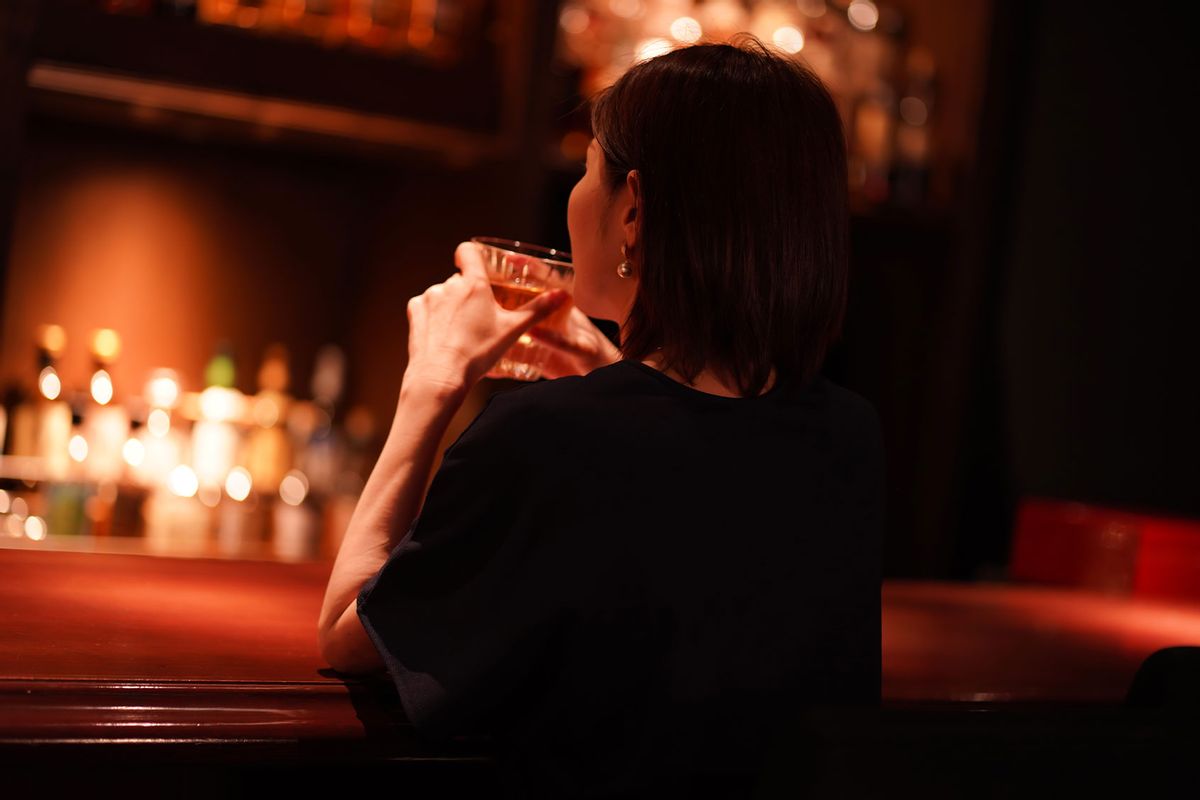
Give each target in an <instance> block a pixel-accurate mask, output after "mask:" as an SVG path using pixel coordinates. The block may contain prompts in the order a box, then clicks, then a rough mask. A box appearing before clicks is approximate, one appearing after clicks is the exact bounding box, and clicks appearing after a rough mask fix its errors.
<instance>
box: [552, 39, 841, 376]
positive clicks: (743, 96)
mask: <svg viewBox="0 0 1200 800" xmlns="http://www.w3.org/2000/svg"><path fill="white" fill-rule="evenodd" d="M592 131H593V136H594V139H593V141H592V145H591V148H590V149H589V153H588V167H587V173H586V174H585V175H584V177H583V178H582V179H581V180H580V182H579V184H578V185H577V186H576V187H575V190H574V191H573V192H572V195H571V200H570V203H569V206H568V214H567V222H568V227H569V229H570V234H571V249H572V252H573V254H574V258H575V265H576V288H575V296H576V302H577V304H578V305H579V306H580V308H581V309H582V310H583V311H584V312H585V313H587V314H589V315H591V316H596V317H603V318H608V319H615V320H617V321H619V322H621V323H622V340H621V350H622V352H623V354H624V356H625V357H626V358H629V359H635V360H642V359H645V358H646V357H648V356H650V355H651V354H653V353H655V351H656V350H657V349H658V348H659V347H661V348H662V351H661V353H660V354H659V355H660V357H661V359H662V366H663V368H666V369H673V370H675V371H677V372H678V373H680V374H681V375H682V376H683V377H684V378H685V379H687V380H689V381H691V380H692V379H693V378H694V377H695V376H696V375H697V374H698V373H699V372H700V371H701V370H702V369H704V368H706V367H707V368H710V369H713V370H715V371H716V372H717V374H718V375H719V376H721V377H722V378H724V379H726V380H727V382H729V383H732V385H734V386H735V387H738V388H739V389H740V390H741V391H742V393H743V394H758V393H759V391H760V390H761V389H762V387H763V386H764V385H765V384H766V381H767V378H768V376H769V375H770V372H771V368H772V367H774V368H775V370H776V373H777V380H778V382H780V383H783V384H796V383H804V382H807V381H808V380H809V379H811V378H812V377H813V375H815V373H816V371H817V370H818V368H819V367H820V364H821V362H822V360H823V359H824V356H825V352H826V350H827V349H828V347H829V345H830V343H831V342H832V341H833V340H834V339H835V338H836V337H837V335H838V333H839V332H840V329H841V322H842V316H843V311H844V308H845V299H846V283H847V275H846V271H847V263H846V229H847V210H846V160H845V159H846V156H845V143H844V139H843V134H842V126H841V119H840V117H839V116H838V112H837V109H836V108H835V106H834V104H833V101H832V99H831V98H830V97H829V94H828V92H827V91H826V90H825V88H824V87H823V86H822V85H821V83H820V81H819V80H818V79H817V78H816V77H815V76H814V75H813V74H812V73H811V72H809V71H808V70H807V69H806V68H804V67H802V66H801V65H799V64H798V63H796V62H795V61H792V60H791V59H788V58H785V57H782V56H778V55H775V54H773V53H771V52H770V51H769V50H767V49H766V48H765V47H764V46H763V45H762V44H761V43H759V42H758V40H756V39H753V38H749V37H747V38H746V39H745V40H743V42H742V43H740V45H739V46H732V45H724V44H715V45H697V46H694V47H687V48H682V49H679V50H675V51H673V52H671V53H668V54H666V55H663V56H659V57H658V58H655V59H652V60H649V61H644V62H641V63H639V64H637V65H635V66H634V67H633V68H631V69H630V70H629V71H628V72H627V73H625V75H624V76H622V77H621V79H620V80H618V81H617V82H616V83H615V84H614V85H613V86H612V87H610V88H609V89H608V90H606V91H605V92H604V93H602V94H601V95H600V96H599V97H598V98H597V99H596V100H595V102H594V104H593V107H592ZM623 244H624V245H626V247H627V252H628V257H629V261H630V262H631V264H632V268H633V276H632V277H630V278H622V277H620V276H619V275H618V274H617V265H618V264H619V263H620V262H621V260H622V255H621V246H622V245H623Z"/></svg>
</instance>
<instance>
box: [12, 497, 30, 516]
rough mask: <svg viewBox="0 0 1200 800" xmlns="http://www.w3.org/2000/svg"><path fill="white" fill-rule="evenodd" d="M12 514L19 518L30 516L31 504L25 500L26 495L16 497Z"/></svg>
mask: <svg viewBox="0 0 1200 800" xmlns="http://www.w3.org/2000/svg"><path fill="white" fill-rule="evenodd" d="M12 515H13V516H14V517H16V518H17V519H22V520H23V519H25V518H26V517H27V516H29V504H28V503H26V502H25V498H24V497H14V498H13V501H12Z"/></svg>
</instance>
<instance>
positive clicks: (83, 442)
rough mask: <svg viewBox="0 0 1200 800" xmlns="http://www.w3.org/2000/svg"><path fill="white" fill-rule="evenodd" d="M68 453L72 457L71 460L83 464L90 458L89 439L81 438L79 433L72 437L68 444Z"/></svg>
mask: <svg viewBox="0 0 1200 800" xmlns="http://www.w3.org/2000/svg"><path fill="white" fill-rule="evenodd" d="M67 452H68V453H69V454H70V455H71V460H72V461H76V462H78V463H80V464H82V463H83V462H84V461H86V460H87V457H88V443H87V439H85V438H83V437H82V436H80V435H79V434H78V433H77V434H75V435H74V436H72V437H71V441H70V442H68V443H67Z"/></svg>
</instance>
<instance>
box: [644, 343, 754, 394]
mask: <svg viewBox="0 0 1200 800" xmlns="http://www.w3.org/2000/svg"><path fill="white" fill-rule="evenodd" d="M642 363H643V364H645V365H646V366H648V367H653V368H654V369H656V370H658V371H659V372H661V373H662V374H664V375H666V376H667V377H669V378H671V379H672V380H674V381H676V382H678V383H682V384H683V385H684V386H687V387H689V388H691V389H695V390H697V391H700V392H704V393H706V394H715V395H717V396H719V397H743V396H744V395H742V393H741V392H739V391H738V390H737V389H736V387H731V386H729V385H727V384H725V383H722V382H721V381H720V379H718V378H717V376H716V373H715V372H713V371H712V370H711V369H708V368H705V369H702V370H701V371H700V374H698V375H697V376H696V378H695V380H694V381H693V382H692V383H688V382H687V381H685V380H684V379H683V376H681V375H680V374H679V373H677V372H675V370H672V369H663V368H662V354H661V353H660V352H659V351H655V352H654V353H651V354H650V355H649V356H647V357H646V358H645V359H644V360H643V361H642ZM774 385H775V370H773V369H772V370H771V374H770V376H768V377H767V384H766V386H764V387H763V390H762V391H761V392H759V394H760V395H763V394H766V393H767V392H769V391H771V388H772V387H774Z"/></svg>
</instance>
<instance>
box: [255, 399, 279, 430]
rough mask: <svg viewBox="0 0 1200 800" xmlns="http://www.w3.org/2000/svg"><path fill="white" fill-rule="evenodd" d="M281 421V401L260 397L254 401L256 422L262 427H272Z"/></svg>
mask: <svg viewBox="0 0 1200 800" xmlns="http://www.w3.org/2000/svg"><path fill="white" fill-rule="evenodd" d="M277 422H279V401H277V400H276V399H275V398H273V397H260V398H258V399H257V400H255V401H254V423H255V424H256V425H258V426H259V427H260V428H272V427H274V426H275V423H277Z"/></svg>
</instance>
